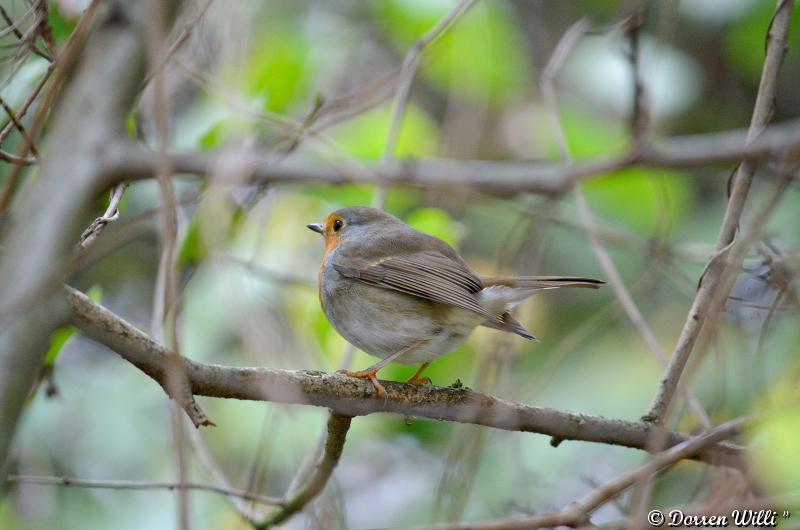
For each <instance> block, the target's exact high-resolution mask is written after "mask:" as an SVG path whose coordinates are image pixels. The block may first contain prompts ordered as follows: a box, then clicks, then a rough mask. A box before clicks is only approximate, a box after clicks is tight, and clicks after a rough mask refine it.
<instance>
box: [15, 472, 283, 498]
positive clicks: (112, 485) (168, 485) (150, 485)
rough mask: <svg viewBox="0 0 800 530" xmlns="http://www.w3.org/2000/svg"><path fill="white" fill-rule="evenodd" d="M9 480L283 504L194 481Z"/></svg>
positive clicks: (249, 493) (30, 478)
mask: <svg viewBox="0 0 800 530" xmlns="http://www.w3.org/2000/svg"><path fill="white" fill-rule="evenodd" d="M8 481H9V482H15V483H18V484H43V485H50V486H74V487H77V488H92V489H111V490H159V489H166V490H179V489H187V490H199V491H210V492H213V493H221V494H222V495H225V496H228V497H236V498H240V499H245V500H248V501H251V502H257V503H259V504H268V505H273V506H274V505H278V506H280V505H281V504H282V502H283V501H282V500H281V499H276V498H274V497H266V496H264V495H258V494H256V493H252V492H249V491H244V490H239V489H235V488H223V487H220V486H213V485H211V484H199V483H194V482H185V483H182V484H181V483H179V482H148V481H138V480H90V479H83V478H73V477H46V476H33V475H9V477H8Z"/></svg>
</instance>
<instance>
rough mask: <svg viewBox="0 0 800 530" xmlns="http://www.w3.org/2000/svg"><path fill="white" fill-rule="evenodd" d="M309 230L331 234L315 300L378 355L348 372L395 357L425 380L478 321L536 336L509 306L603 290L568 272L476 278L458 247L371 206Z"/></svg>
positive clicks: (418, 380) (372, 373)
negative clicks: (546, 292) (551, 293)
mask: <svg viewBox="0 0 800 530" xmlns="http://www.w3.org/2000/svg"><path fill="white" fill-rule="evenodd" d="M308 228H310V229H311V230H313V231H314V232H318V233H320V234H322V235H323V236H324V238H325V255H324V257H323V258H322V265H321V266H320V269H319V299H320V303H321V304H322V309H323V311H325V315H326V316H327V317H328V320H329V321H330V322H331V324H332V325H333V327H334V328H336V331H338V332H339V333H340V334H341V335H342V336H343V337H344V338H345V339H347V341H348V342H350V343H351V344H353V345H354V346H356V347H357V348H359V349H361V350H363V351H365V352H366V353H369V354H370V355H374V356H376V357H380V358H381V359H382V360H381V361H380V362H378V363H376V364H374V365H373V366H370V367H369V368H367V369H366V370H362V371H360V372H351V371H347V370H343V371H342V373H345V374H346V375H349V376H351V377H357V378H360V379H369V380H370V381H372V384H373V386H374V387H375V389H376V391H377V392H378V395H385V393H386V390H385V389H384V387H383V385H381V384H380V382H379V381H378V378H377V374H378V371H379V370H380V369H381V368H383V367H384V366H386V365H387V364H389V363H400V364H421V366H420V368H419V370H418V371H417V373H415V374H414V375H413V376H412V377H411V379H409V380H408V382H409V383H414V384H423V383H429V382H430V379H428V378H427V377H423V376H422V372H423V371H424V370H425V368H427V367H428V365H429V364H430V363H431V361H433V360H434V359H436V358H437V357H440V356H442V355H444V354H446V353H449V352H451V351H453V350H455V349H456V348H458V347H459V346H460V345H461V344H462V343H463V342H464V341H465V340H466V339H467V337H469V335H470V334H471V333H472V331H473V330H474V329H475V328H476V327H478V326H487V327H490V328H494V329H498V330H501V331H506V332H509V333H516V334H517V335H520V336H522V337H525V338H526V339H532V340H537V339H536V337H534V336H533V335H532V334H531V333H529V332H528V331H527V330H526V329H525V328H524V327H522V325H521V324H520V323H519V322H517V321H516V320H515V319H514V318H513V317H512V316H511V314H510V313H509V311H510V310H511V309H512V308H513V307H514V306H516V305H517V304H519V303H520V302H522V301H523V300H525V299H526V298H528V297H529V296H531V295H532V294H533V293H534V292H536V291H539V290H542V289H555V288H559V287H590V288H597V287H599V286H600V285H602V284H603V283H605V282H603V281H601V280H593V279H591V278H572V277H562V276H521V277H508V276H496V277H492V276H479V275H478V274H476V273H475V272H474V271H473V270H472V269H471V268H470V267H469V265H467V263H466V262H465V261H464V259H463V258H462V257H461V256H460V255H459V254H458V252H456V251H455V250H454V249H453V247H451V246H450V245H448V244H447V243H445V242H444V241H442V240H441V239H439V238H437V237H434V236H431V235H428V234H425V233H423V232H420V231H418V230H415V229H413V228H411V227H410V226H408V225H407V224H405V223H404V222H403V221H401V220H400V219H398V218H396V217H394V216H393V215H390V214H388V213H386V212H383V211H381V210H377V209H375V208H369V207H366V206H354V207H350V208H343V209H341V210H337V211H335V212H333V213H332V214H330V215H329V216H328V217H327V218H326V219H325V221H324V222H323V223H313V224H309V225H308Z"/></svg>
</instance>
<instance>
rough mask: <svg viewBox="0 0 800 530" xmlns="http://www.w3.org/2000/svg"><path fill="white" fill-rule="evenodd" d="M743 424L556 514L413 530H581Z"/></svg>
mask: <svg viewBox="0 0 800 530" xmlns="http://www.w3.org/2000/svg"><path fill="white" fill-rule="evenodd" d="M745 421H746V420H745V419H744V418H739V419H735V420H731V421H729V422H727V423H724V424H722V425H720V426H719V427H715V428H714V429H712V430H710V431H708V432H707V433H705V434H702V435H700V436H695V437H693V438H689V439H687V440H685V441H683V442H681V443H680V444H678V445H675V446H673V447H671V448H669V449H667V450H666V451H663V452H661V453H658V454H656V455H654V456H653V458H652V459H650V460H649V461H647V462H646V463H645V464H643V465H641V466H640V467H638V468H636V469H633V470H631V471H629V472H627V473H625V474H623V475H620V476H619V477H617V478H616V479H614V480H612V481H611V482H608V483H606V484H604V485H602V486H601V487H599V488H596V489H594V490H592V491H591V492H590V493H589V494H587V495H586V496H585V497H583V498H582V499H581V500H579V501H576V502H573V503H571V504H569V505H568V506H566V507H565V508H564V509H563V510H561V511H558V512H554V513H549V514H541V515H533V516H531V517H525V518H517V519H500V520H495V521H485V522H476V523H466V524H459V523H456V524H441V525H433V526H425V527H417V528H415V530H523V529H524V530H530V529H535V528H548V527H555V526H569V527H571V528H581V527H584V526H586V525H589V524H590V522H589V515H591V513H592V512H593V511H595V510H597V508H599V507H600V506H602V505H603V504H605V503H607V502H608V501H610V500H611V499H613V498H614V497H616V496H617V495H619V494H620V493H622V492H623V491H625V490H626V489H628V488H630V487H631V486H632V485H634V484H636V483H637V482H638V481H640V480H641V479H642V478H644V477H648V476H651V475H652V474H653V473H656V472H658V471H660V470H662V469H665V468H667V467H669V466H672V465H674V464H675V463H677V462H679V461H680V460H683V459H684V458H688V457H690V456H691V455H693V454H696V453H697V452H698V451H701V450H703V449H704V448H706V447H710V446H712V445H714V444H716V443H718V442H720V441H722V440H726V439H728V438H731V437H733V436H736V435H737V434H738V433H739V432H740V431H741V430H742V428H743V427H744V426H745Z"/></svg>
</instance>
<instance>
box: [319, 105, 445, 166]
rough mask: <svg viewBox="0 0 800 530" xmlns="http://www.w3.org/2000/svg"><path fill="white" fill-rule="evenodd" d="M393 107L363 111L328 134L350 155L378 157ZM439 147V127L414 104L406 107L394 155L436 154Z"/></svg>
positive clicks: (383, 145)
mask: <svg viewBox="0 0 800 530" xmlns="http://www.w3.org/2000/svg"><path fill="white" fill-rule="evenodd" d="M391 120H392V109H391V108H390V107H389V106H383V107H381V108H378V109H375V110H372V111H370V112H367V113H365V114H362V115H361V116H359V117H358V118H356V119H354V120H351V121H349V122H347V123H345V124H343V125H341V126H340V127H338V128H336V129H335V130H332V131H331V136H332V137H333V138H334V139H335V140H336V141H337V143H338V144H339V146H340V147H341V148H342V149H344V150H345V151H347V152H348V153H349V154H351V155H353V156H355V157H357V158H360V159H363V160H378V159H380V158H381V156H382V155H383V152H384V150H385V149H386V140H387V138H388V136H389V124H390V123H391ZM438 150H439V130H438V128H437V127H436V124H435V123H434V122H433V120H431V119H430V118H429V117H428V115H427V114H425V112H423V111H422V110H421V109H419V108H418V107H415V106H413V105H411V106H409V107H408V108H407V109H406V112H405V116H404V117H403V123H402V125H401V126H400V134H399V136H398V138H397V148H396V150H395V153H394V155H395V156H396V157H397V158H424V157H432V156H435V155H436V153H437V152H438Z"/></svg>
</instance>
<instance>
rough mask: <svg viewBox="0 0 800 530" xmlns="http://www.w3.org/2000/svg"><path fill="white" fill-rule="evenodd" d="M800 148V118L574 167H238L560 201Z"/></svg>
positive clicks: (123, 158)
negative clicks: (627, 172)
mask: <svg viewBox="0 0 800 530" xmlns="http://www.w3.org/2000/svg"><path fill="white" fill-rule="evenodd" d="M797 145H800V120H793V121H789V122H785V123H782V124H780V125H774V126H772V127H770V128H769V129H767V130H766V131H764V132H763V133H762V134H761V135H760V136H759V137H758V138H757V139H756V140H754V141H752V142H751V143H749V144H748V143H747V132H746V131H739V130H736V131H725V132H721V133H712V134H701V135H691V136H678V137H673V138H669V139H665V140H663V141H660V142H658V144H657V145H651V146H642V147H637V148H634V149H633V150H632V151H631V152H629V153H627V154H624V155H620V156H615V157H609V158H603V159H597V160H591V161H585V162H575V163H572V164H569V165H567V166H564V165H563V164H561V163H550V162H522V161H511V162H490V161H479V160H444V159H442V160H418V161H402V162H397V163H394V164H388V163H387V164H384V165H380V166H375V167H367V168H362V169H361V170H358V169H354V168H350V167H348V168H347V169H343V168H340V167H336V166H335V165H330V164H329V165H322V164H315V163H308V162H306V163H283V164H274V163H271V162H270V161H269V160H267V159H258V158H256V159H253V157H252V155H250V154H243V156H242V159H244V160H248V161H247V162H242V160H237V163H241V164H245V165H246V166H247V171H248V173H249V174H250V175H251V178H252V180H253V181H254V182H262V183H265V182H268V183H296V184H303V183H327V184H346V183H368V184H380V183H383V182H385V183H386V184H389V185H393V186H397V185H404V186H413V187H417V188H430V189H446V190H448V189H453V188H458V189H465V190H469V191H473V192H480V193H487V194H492V195H498V196H510V195H516V194H519V193H539V194H545V195H561V194H563V193H566V192H568V191H569V190H571V189H572V186H573V185H574V183H576V182H578V181H581V180H584V179H586V178H588V177H592V176H598V175H602V174H605V173H608V172H610V171H615V170H618V169H622V168H625V167H631V166H642V167H664V168H693V167H707V166H711V165H717V164H730V163H738V162H740V161H741V160H743V159H744V160H764V159H767V158H772V157H774V156H775V155H776V154H779V153H781V152H783V151H785V150H786V149H789V148H792V147H794V146H797ZM104 155H105V157H106V161H105V164H106V167H105V173H106V185H107V186H109V187H110V186H111V185H113V184H116V183H118V182H120V181H122V180H139V179H147V178H152V177H153V175H155V170H156V167H155V163H156V162H155V158H154V156H153V154H152V153H151V152H148V151H147V150H145V149H143V148H142V147H140V146H138V145H134V144H127V143H123V144H118V145H115V146H113V149H106V151H105V153H104ZM229 156H230V154H228V155H225V158H221V157H220V156H218V155H215V154H214V153H203V152H190V153H175V154H174V155H172V158H171V160H172V169H173V170H174V172H175V173H187V174H194V175H210V174H212V173H213V172H214V171H215V168H216V167H217V166H218V165H219V164H220V163H224V162H225V160H230V158H229Z"/></svg>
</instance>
